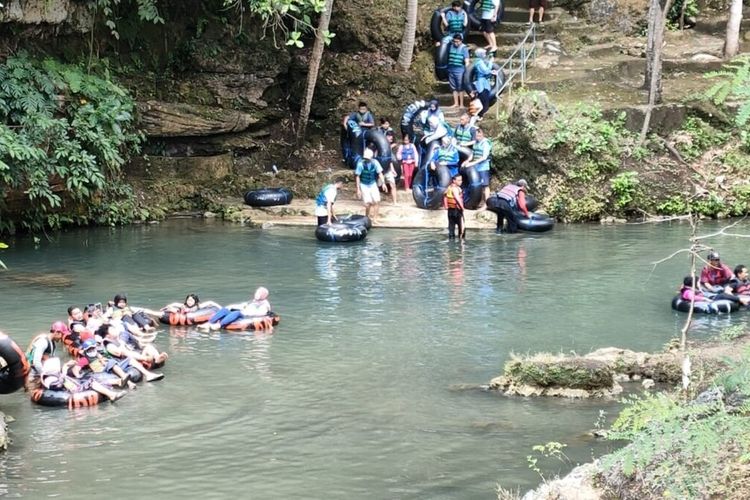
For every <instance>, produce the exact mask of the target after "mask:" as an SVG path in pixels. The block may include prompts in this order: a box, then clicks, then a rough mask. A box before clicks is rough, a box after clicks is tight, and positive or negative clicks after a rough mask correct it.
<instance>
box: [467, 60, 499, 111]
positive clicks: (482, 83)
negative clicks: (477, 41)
mask: <svg viewBox="0 0 750 500" xmlns="http://www.w3.org/2000/svg"><path fill="white" fill-rule="evenodd" d="M474 55H475V56H476V58H475V59H474V81H473V82H472V84H473V85H474V88H475V89H476V91H477V97H479V100H480V101H482V109H481V110H480V111H479V112H478V113H477V116H479V119H481V118H482V117H484V114H485V113H486V112H487V110H488V109H490V103H491V102H492V86H491V85H490V76H491V75H496V74H497V70H493V69H492V63H493V59H492V56H491V55H488V54H487V51H486V50H484V49H477V50H475V51H474Z"/></svg>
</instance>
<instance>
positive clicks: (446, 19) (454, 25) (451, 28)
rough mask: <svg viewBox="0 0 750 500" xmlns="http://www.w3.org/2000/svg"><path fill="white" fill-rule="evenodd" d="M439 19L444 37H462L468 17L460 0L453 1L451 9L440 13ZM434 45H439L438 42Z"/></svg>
mask: <svg viewBox="0 0 750 500" xmlns="http://www.w3.org/2000/svg"><path fill="white" fill-rule="evenodd" d="M440 18H441V20H442V24H443V26H445V31H446V33H445V35H446V36H453V35H456V34H459V35H463V34H464V31H465V30H466V25H467V24H469V16H468V15H467V14H466V11H465V10H464V4H463V2H462V1H461V0H453V1H452V2H451V8H450V9H449V10H446V11H445V12H443V13H441V14H440ZM436 43H437V45H440V42H436Z"/></svg>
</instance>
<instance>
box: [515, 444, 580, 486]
mask: <svg viewBox="0 0 750 500" xmlns="http://www.w3.org/2000/svg"><path fill="white" fill-rule="evenodd" d="M567 446H568V445H566V444H563V443H558V442H556V441H550V442H549V443H546V444H538V445H535V446H533V447H532V448H531V450H532V451H534V452H535V453H536V454H537V455H536V456H535V455H527V456H526V462H527V463H528V464H529V469H531V470H533V471H534V472H536V473H537V474H539V477H541V478H542V480H543V481H546V480H547V479H546V478H545V477H544V474H543V473H542V469H541V468H540V467H539V459H540V458H552V459H555V460H559V461H560V462H563V463H566V464H569V463H570V458H568V456H567V455H566V454H565V453H564V452H563V450H564V449H565V448H566V447H567Z"/></svg>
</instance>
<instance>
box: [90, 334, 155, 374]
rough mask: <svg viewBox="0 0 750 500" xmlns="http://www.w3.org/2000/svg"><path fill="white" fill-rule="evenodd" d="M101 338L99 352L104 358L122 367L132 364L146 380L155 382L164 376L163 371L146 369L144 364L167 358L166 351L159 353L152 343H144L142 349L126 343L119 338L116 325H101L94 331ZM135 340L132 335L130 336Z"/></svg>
mask: <svg viewBox="0 0 750 500" xmlns="http://www.w3.org/2000/svg"><path fill="white" fill-rule="evenodd" d="M96 333H97V336H98V337H99V338H100V339H101V346H102V349H101V351H100V352H101V354H102V357H103V358H104V359H111V360H115V363H117V364H118V365H119V366H121V367H122V368H123V369H127V368H128V367H129V366H132V367H133V368H135V369H136V370H138V371H139V372H141V374H143V378H144V379H145V380H146V382H155V381H157V380H161V379H163V378H164V374H163V373H156V372H152V371H150V370H148V369H147V368H146V366H144V365H148V366H152V365H154V364H162V363H164V362H165V361H166V360H167V357H168V356H167V353H160V352H159V351H158V350H157V349H156V347H154V345H153V344H146V345H145V346H144V348H143V349H139V348H138V347H136V346H134V345H132V344H128V343H127V342H125V341H124V340H123V339H122V338H121V334H122V332H121V331H120V330H118V328H117V326H116V325H103V326H102V327H101V328H100V329H99V331H97V332H96ZM131 338H132V339H133V340H136V339H135V338H134V337H131Z"/></svg>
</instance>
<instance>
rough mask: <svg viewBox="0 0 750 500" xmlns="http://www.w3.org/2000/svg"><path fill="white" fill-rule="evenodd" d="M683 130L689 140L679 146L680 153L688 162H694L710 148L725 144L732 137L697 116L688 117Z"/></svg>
mask: <svg viewBox="0 0 750 500" xmlns="http://www.w3.org/2000/svg"><path fill="white" fill-rule="evenodd" d="M681 130H682V132H683V134H684V135H687V136H688V138H689V139H688V140H687V141H683V142H682V143H680V144H679V149H680V153H681V154H682V156H683V158H685V159H686V160H694V159H695V158H697V157H699V156H700V155H702V154H703V153H705V152H706V151H707V150H708V149H709V148H711V147H713V146H718V145H720V144H723V143H725V142H726V141H727V139H728V138H729V136H730V134H729V133H727V132H722V131H720V130H717V129H716V128H714V127H712V126H711V125H710V124H709V123H707V122H705V121H703V120H701V119H700V118H698V117H696V116H689V117H687V118H686V119H685V122H684V123H683V124H682V129H681Z"/></svg>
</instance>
